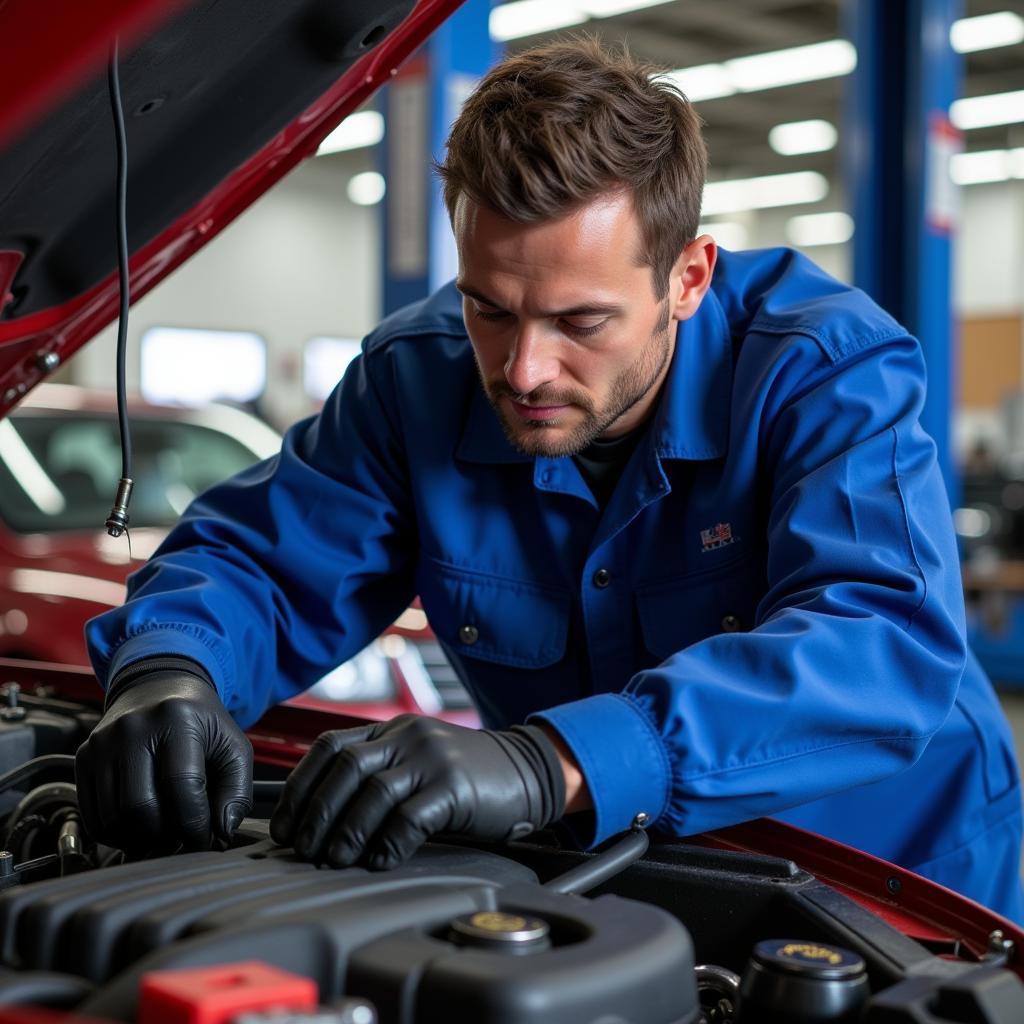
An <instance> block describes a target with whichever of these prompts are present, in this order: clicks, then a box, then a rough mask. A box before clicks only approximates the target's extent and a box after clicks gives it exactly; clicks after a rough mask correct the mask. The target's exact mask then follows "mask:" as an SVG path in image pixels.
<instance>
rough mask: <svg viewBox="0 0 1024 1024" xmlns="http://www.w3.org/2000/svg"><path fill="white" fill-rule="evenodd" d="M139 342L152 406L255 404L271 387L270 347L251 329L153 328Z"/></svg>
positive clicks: (142, 372) (142, 384)
mask: <svg viewBox="0 0 1024 1024" xmlns="http://www.w3.org/2000/svg"><path fill="white" fill-rule="evenodd" d="M139 344H140V349H141V354H140V357H139V358H140V390H141V391H142V397H143V398H145V399H146V400H147V401H149V402H176V403H179V404H181V405H192V406H195V405H205V404H207V403H208V402H215V401H217V400H218V399H227V400H228V401H232V402H252V401H255V400H256V399H257V398H258V397H259V396H260V395H261V394H263V390H264V388H265V387H266V384H267V343H266V341H265V340H264V339H263V338H262V337H261V336H260V335H259V334H254V333H253V332H251V331H218V330H208V329H205V328H192V327H150V328H149V330H147V331H146V332H145V333H144V334H143V335H142V340H141V342H140V343H139ZM197 366H201V367H202V368H203V372H202V373H196V367H197Z"/></svg>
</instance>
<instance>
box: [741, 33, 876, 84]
mask: <svg viewBox="0 0 1024 1024" xmlns="http://www.w3.org/2000/svg"><path fill="white" fill-rule="evenodd" d="M856 66H857V48H856V47H855V46H854V45H853V43H851V42H849V41H847V40H846V39H830V40H828V42H824V43H811V45H810V46H793V47H790V48H788V49H785V50H773V51H772V52H770V53H757V54H754V55H753V56H752V57H737V58H736V59H734V60H727V61H726V62H725V67H726V68H727V69H728V70H729V73H730V75H731V76H732V80H733V82H734V84H735V85H736V88H737V89H738V90H739V91H740V92H760V91H761V90H762V89H776V88H778V87H779V86H782V85H795V84H797V83H798V82H815V81H817V80H819V79H822V78H835V77H837V76H838V75H848V74H849V73H850V72H851V71H852V70H853V69H854V68H855V67H856Z"/></svg>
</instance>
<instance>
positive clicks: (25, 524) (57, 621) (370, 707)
mask: <svg viewBox="0 0 1024 1024" xmlns="http://www.w3.org/2000/svg"><path fill="white" fill-rule="evenodd" d="M130 415H131V422H132V442H133V447H134V450H135V464H136V466H137V478H138V483H137V486H136V489H135V494H134V495H133V500H132V510H131V523H132V527H131V530H130V539H129V538H128V537H120V538H118V539H116V540H115V539H114V538H112V537H110V536H109V535H108V534H107V532H106V531H105V530H104V529H103V523H104V521H105V519H106V516H107V513H108V512H109V510H110V504H111V499H112V496H113V494H114V492H115V490H116V487H117V481H118V478H119V476H120V459H121V451H120V444H119V441H118V434H117V409H116V405H115V401H114V396H113V394H112V393H110V392H101V391H92V390H87V389H85V388H79V387H73V386H69V385H61V384H42V385H40V386H39V387H38V388H36V389H34V390H33V391H32V392H31V394H29V395H28V396H27V397H26V398H25V400H24V401H23V402H22V403H21V404H20V405H19V406H18V407H17V409H15V410H14V411H13V412H12V413H11V414H10V416H8V417H7V418H6V419H4V420H0V657H6V658H31V659H34V660H36V661H45V662H51V663H56V664H64V665H87V664H88V657H87V655H86V651H85V640H84V636H83V628H84V626H85V623H86V622H87V621H88V620H89V619H90V618H92V617H93V616H94V615H99V614H100V613H101V612H103V611H104V610H105V609H106V608H109V607H112V606H114V605H119V604H121V603H122V601H123V600H124V582H125V578H126V577H127V575H128V573H129V572H131V571H132V569H133V568H135V567H136V566H137V565H138V564H139V563H140V562H141V561H143V560H145V559H146V558H148V557H149V555H151V554H152V553H153V551H154V550H155V549H156V546H157V545H158V544H159V543H160V541H161V540H162V538H163V537H164V535H165V534H166V532H167V530H168V529H169V528H170V527H171V526H172V525H173V524H174V522H175V521H176V520H177V518H178V516H179V515H180V514H181V512H182V511H183V510H184V508H185V506H186V505H187V504H188V502H189V501H191V499H192V498H193V497H195V495H196V494H198V493H199V492H200V491H202V490H204V489H205V488H207V487H209V486H210V485H211V484H214V483H216V482H218V481H219V480H223V479H224V478H225V477H228V476H230V475H232V474H233V473H237V472H240V471H241V470H243V469H245V468H247V467H248V466H251V465H252V464H253V463H255V462H257V461H258V460H260V459H264V458H267V457H268V456H270V455H273V454H274V452H276V451H277V450H278V448H279V447H280V444H281V438H280V436H279V435H278V434H277V432H276V431H274V430H272V429H271V428H270V427H268V426H267V425H266V424H265V423H263V422H262V421H261V420H259V419H257V418H256V417H255V416H251V415H249V414H248V413H246V412H243V411H242V410H240V409H235V408H232V407H230V406H226V405H210V406H206V407H204V408H199V409H191V408H184V407H180V406H166V405H153V404H150V403H146V402H143V401H141V400H139V399H133V400H132V402H131V405H130ZM129 550H130V551H131V555H132V557H131V558H129ZM296 701H297V702H298V703H300V704H303V705H305V706H307V707H316V708H319V709H321V710H337V709H338V708H339V707H341V708H343V709H344V710H345V712H346V713H348V714H352V715H357V716H359V717H363V718H371V719H375V720H380V719H387V718H393V717H394V716H395V715H398V714H402V713H404V712H415V713H418V714H431V715H436V716H439V717H442V718H445V719H446V720H448V721H453V722H457V723H459V724H463V725H476V724H478V723H479V719H478V717H477V715H476V713H475V712H474V711H473V709H472V705H471V703H470V701H469V698H468V696H467V695H466V693H465V691H464V690H463V689H462V687H461V685H460V684H459V682H458V680H457V679H456V678H455V674H454V672H453V670H452V668H451V666H450V665H449V664H448V662H447V659H445V657H444V655H443V653H442V652H441V649H440V647H439V646H438V644H437V642H436V640H435V639H434V637H433V634H432V633H431V632H430V630H429V628H428V627H427V623H426V618H425V617H424V615H423V613H422V612H421V611H419V610H418V609H416V608H412V609H410V610H409V611H408V612H407V613H406V615H405V616H403V618H402V619H400V620H399V623H398V624H396V626H395V627H394V628H393V629H391V630H390V631H389V633H388V634H387V635H386V636H385V637H382V638H381V639H380V640H378V641H377V642H376V643H374V644H373V645H371V646H370V647H368V648H367V649H366V650H365V651H362V652H361V653H360V654H358V655H357V656H356V657H355V658H353V659H352V660H351V661H349V662H346V664H344V665H341V666H339V667H338V668H337V669H336V670H335V671H333V672H331V673H330V674H329V675H328V676H326V677H325V678H324V679H322V680H321V681H320V682H318V683H317V684H316V685H315V686H314V687H313V689H312V690H310V691H309V692H308V693H307V694H304V695H303V696H301V697H298V698H296Z"/></svg>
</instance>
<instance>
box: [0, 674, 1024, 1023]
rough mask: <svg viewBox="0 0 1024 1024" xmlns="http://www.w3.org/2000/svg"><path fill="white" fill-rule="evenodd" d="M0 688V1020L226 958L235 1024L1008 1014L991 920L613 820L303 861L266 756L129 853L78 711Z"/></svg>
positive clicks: (134, 1016)
mask: <svg viewBox="0 0 1024 1024" xmlns="http://www.w3.org/2000/svg"><path fill="white" fill-rule="evenodd" d="M2 692H3V702H4V706H2V707H0V831H2V835H3V842H2V852H0V1020H2V1021H7V1020H12V1021H13V1020H21V1019H24V1018H21V1017H18V1016H17V1012H20V1011H17V1012H16V1011H15V1009H14V1008H15V1007H23V1006H26V1005H29V1006H34V1007H39V1008H43V1009H45V1010H50V1011H60V1012H64V1013H68V1014H70V1015H71V1017H70V1018H69V1019H72V1020H73V1019H75V1018H78V1017H82V1018H88V1019H90V1020H97V1019H98V1020H105V1021H125V1022H134V1021H139V1022H140V1024H153V1022H154V1021H156V1020H158V1019H159V1020H166V1019H171V1018H167V1017H165V1016H162V1015H158V1014H155V1012H154V1011H152V1009H151V1005H150V1003H147V1001H146V1000H147V998H149V996H147V995H146V993H147V991H148V989H147V985H149V984H150V982H151V981H152V979H154V978H156V979H172V980H173V979H175V978H177V979H178V981H179V984H182V985H185V986H186V987H188V988H190V991H191V995H190V998H195V999H197V1000H199V1002H200V1003H201V1002H202V998H203V997H202V993H201V991H200V990H201V988H202V986H201V985H200V984H199V983H198V981H197V980H196V979H197V978H200V977H205V976H206V975H203V974H202V972H204V971H207V972H208V971H211V970H212V971H216V970H217V969H223V968H225V967H232V970H233V971H234V973H233V974H232V977H233V978H234V981H235V983H238V984H239V985H240V986H241V988H240V993H239V998H240V1000H241V1001H240V1002H239V1003H238V1007H237V1013H234V1014H222V1015H221V1016H220V1017H218V1018H216V1019H218V1020H225V1021H226V1020H237V1021H239V1024H274V1022H279V1024H282V1022H283V1021H284V1020H291V1021H294V1020H296V1019H302V1020H303V1021H306V1020H307V1018H309V1019H310V1020H316V1021H318V1022H322V1024H345V1022H349V1024H371V1022H373V1021H379V1022H381V1024H423V1022H452V1024H461V1022H465V1024H469V1022H476V1024H499V1022H500V1024H519V1022H523V1024H526V1022H536V1024H699V1022H705V1024H727V1022H733V1024H753V1022H759V1024H771V1022H774V1021H787V1022H790V1024H801V1022H818V1021H865V1022H869V1024H887V1022H902V1021H923V1022H952V1021H957V1022H975V1021H978V1022H998V1024H1011V1022H1013V1024H1020V1021H1022V1020H1024V984H1022V982H1021V980H1020V978H1019V977H1018V974H1017V973H1016V971H1017V970H1018V968H1017V957H1018V955H1019V954H1018V951H1017V950H1016V949H1015V948H1014V947H1013V944H1012V943H1011V942H1009V941H1008V940H1006V939H1005V938H1004V937H1003V936H1001V935H999V934H997V933H993V935H992V936H991V941H990V946H989V949H988V951H987V952H985V953H983V954H982V955H980V956H978V955H976V954H975V953H972V952H971V951H970V950H969V949H968V948H967V947H966V945H965V944H962V943H959V942H957V941H955V940H951V939H950V938H949V937H943V936H940V935H934V936H932V937H930V938H928V937H922V936H917V937H911V936H909V935H908V934H905V933H904V932H903V931H901V930H900V929H899V928H898V927H895V926H894V924H893V923H890V922H888V921H887V920H886V919H885V917H884V915H881V914H878V913H873V912H872V911H871V910H869V909H867V908H866V907H865V906H863V905H861V904H860V903H858V902H857V901H856V900H854V899H852V898H850V896H849V895H847V894H845V893H844V892H842V891H840V890H839V889H838V888H836V887H834V886H831V885H828V884H826V883H825V882H823V881H821V880H820V879H818V878H817V877H816V876H815V875H813V874H811V873H809V872H808V871H807V870H804V869H803V868H801V867H800V866H798V864H797V863H795V862H794V861H793V860H790V859H786V858H782V857H777V856H768V855H761V854H755V853H749V852H737V851H734V850H725V849H714V848H711V847H708V846H706V845H699V844H698V843H697V842H690V841H677V840H668V841H660V840H659V841H655V842H651V843H650V844H648V836H647V835H646V833H644V832H642V831H641V830H639V829H634V830H633V831H632V832H630V833H626V834H624V835H623V836H622V837H617V838H616V839H614V840H612V841H610V842H609V843H607V844H605V845H604V846H603V847H601V848H599V849H598V850H597V851H595V852H592V853H580V852H579V851H577V850H575V849H573V848H571V847H570V846H568V845H565V846H563V845H561V843H560V840H559V837H558V835H556V834H555V833H548V832H544V833H540V834H538V835H536V836H533V837H530V839H529V840H525V841H517V842H514V843H510V844H507V845H503V846H497V845H495V846H486V845H483V844H472V845H470V844H468V843H465V842H462V841H459V840H458V839H457V838H455V837H444V841H443V842H434V843H430V844H428V845H427V846H425V847H424V848H423V849H422V850H421V851H420V852H419V853H418V854H417V855H416V856H415V857H414V858H412V860H410V861H408V862H407V863H406V864H404V865H403V866H401V867H400V868H397V869H395V870H392V871H382V872H371V871H368V870H366V869H364V868H361V867H353V868H346V869H341V870H333V869H330V868H327V867H320V866H317V865H315V864H309V863H304V862H302V861H300V860H299V859H298V858H297V857H296V856H295V855H294V853H293V852H292V851H291V850H288V849H282V848H279V847H277V846H275V844H274V843H273V842H272V841H271V840H270V838H269V835H268V831H267V818H268V816H269V814H270V812H271V810H272V809H273V805H274V802H275V800H276V795H277V793H278V792H279V789H280V785H281V780H282V779H283V777H284V775H285V769H283V768H282V767H280V766H277V767H275V766H274V765H273V764H268V763H265V760H264V763H262V764H259V763H258V767H257V778H258V779H259V781H258V782H257V784H256V791H255V806H254V808H253V813H252V815H251V816H250V817H249V818H247V819H246V820H245V821H244V822H243V824H242V826H241V828H240V829H239V832H238V833H237V835H236V837H235V841H234V842H233V844H232V846H231V848H230V849H223V850H210V851H207V852H199V853H177V854H170V855H163V856H151V857H149V858H146V859H140V860H134V861H127V860H126V859H125V857H124V855H123V854H122V853H120V851H117V850H113V849H110V848H107V847H103V846H98V845H97V844H95V843H92V842H91V841H90V839H89V837H88V835H87V834H86V833H85V832H84V830H83V828H82V826H81V822H80V819H79V816H78V811H77V803H76V794H75V787H74V773H73V768H74V761H73V756H72V755H73V754H74V751H75V749H76V748H77V746H78V744H79V743H80V742H81V741H82V740H83V739H84V737H85V736H86V735H87V734H88V732H89V730H90V729H91V728H92V726H93V725H94V724H95V722H96V720H97V718H98V714H97V711H96V710H95V709H94V708H93V707H92V706H90V705H89V704H88V703H87V702H82V703H80V702H78V701H77V700H72V699H66V698H65V697H64V696H57V695H55V694H54V692H53V691H51V690H49V689H47V688H45V687H29V686H26V687H24V688H20V687H18V686H17V685H16V684H7V686H6V687H5V688H4V689H3V691H2ZM258 762H259V758H258ZM253 964H259V965H263V967H264V968H266V969H275V970H278V971H284V972H288V974H289V975H291V976H295V977H297V978H302V979H306V980H307V982H312V983H313V985H315V992H316V994H315V1005H314V1006H312V1007H311V1006H306V1007H305V1008H304V1010H303V1013H304V1016H302V1017H301V1018H296V1016H295V1013H296V1012H297V1009H298V1008H297V1007H295V1006H291V1007H289V1006H288V1005H285V1006H283V1007H282V1006H277V1007H272V1008H270V1009H267V1008H264V1009H263V1010H260V1011H258V1012H256V1011H254V1010H253V1009H252V1006H251V1005H247V1004H246V1003H245V991H244V989H245V986H244V985H241V981H240V979H242V978H243V977H244V976H245V969H243V968H244V965H253ZM232 965H234V966H232ZM239 965H242V966H239ZM246 969H247V968H246ZM167 972H169V973H167ZM239 972H241V973H239ZM243 1011H245V1012H243ZM286 1011H287V1012H286ZM289 1014H290V1015H289ZM181 1019H186V1018H181ZM194 1019H199V1018H194ZM204 1019H209V1018H204Z"/></svg>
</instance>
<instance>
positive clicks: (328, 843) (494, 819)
mask: <svg viewBox="0 0 1024 1024" xmlns="http://www.w3.org/2000/svg"><path fill="white" fill-rule="evenodd" d="M564 807H565V779H564V776H563V772H562V768H561V764H560V762H559V759H558V754H557V752H556V750H555V747H554V745H553V744H552V743H551V741H550V740H549V739H548V737H547V736H545V735H544V733H543V731H542V730H541V729H539V728H537V727H536V726H532V725H525V726H515V727H513V728H512V729H510V730H508V731H506V732H492V731H483V730H477V729H467V728H464V727H462V726H458V725H449V724H448V723H447V722H440V721H436V720H434V719H431V718H422V717H419V716H417V715H400V716H399V717H398V718H394V719H392V720H391V721H390V722H382V723H379V724H376V725H367V726H360V727H358V728H355V729H340V730H336V731H334V732H325V733H323V734H322V735H321V736H320V737H318V738H317V740H316V742H315V743H314V744H313V747H312V749H311V750H310V751H309V753H308V754H306V756H305V757H304V758H303V759H302V761H301V762H300V763H299V765H298V766H297V767H296V768H295V770H294V771H293V772H292V774H291V775H290V776H289V778H288V781H287V782H286V783H285V787H284V791H283V793H282V795H281V800H280V802H279V803H278V805H277V808H276V809H275V811H274V815H273V817H272V818H271V819H270V835H271V836H272V838H273V839H274V841H275V842H277V843H280V844H281V845H282V846H294V847H295V852H296V853H297V854H298V855H299V856H300V857H302V858H303V859H304V860H324V861H326V862H327V863H329V864H331V865H332V866H334V867H347V866H348V865H350V864H353V863H355V862H356V861H357V860H363V861H364V862H365V863H367V865H368V866H369V867H371V868H378V869H383V868H392V867H396V866H397V865H398V864H400V863H401V862H402V861H403V860H405V859H406V858H407V857H409V856H410V855H411V854H412V853H413V852H415V850H416V849H417V848H418V847H419V846H420V844H421V843H423V841H424V840H425V839H427V837H428V836H431V835H433V834H434V833H436V832H456V833H461V834H462V835H466V836H471V837H473V838H476V839H490V840H502V839H512V838H517V837H519V836H524V835H527V834H529V833H530V832H532V831H533V830H534V829H538V828H543V827H544V826H545V825H548V824H550V823H551V822H552V821H556V820H557V819H558V818H560V817H561V816H562V814H563V812H564Z"/></svg>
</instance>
